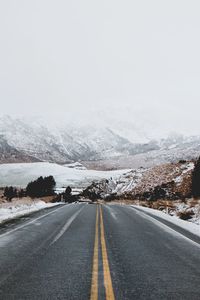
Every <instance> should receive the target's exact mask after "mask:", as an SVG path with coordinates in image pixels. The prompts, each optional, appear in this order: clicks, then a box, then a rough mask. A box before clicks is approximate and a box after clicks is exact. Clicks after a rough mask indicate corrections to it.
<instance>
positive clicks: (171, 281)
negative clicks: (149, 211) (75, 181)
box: [0, 204, 200, 300]
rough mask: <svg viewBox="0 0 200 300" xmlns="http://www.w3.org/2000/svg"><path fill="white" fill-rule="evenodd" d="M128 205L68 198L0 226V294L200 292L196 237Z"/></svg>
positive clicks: (193, 295)
mask: <svg viewBox="0 0 200 300" xmlns="http://www.w3.org/2000/svg"><path fill="white" fill-rule="evenodd" d="M176 229H177V230H178V228H174V227H173V226H170V224H163V223H162V222H161V221H160V220H157V219H154V218H152V217H151V216H149V215H146V214H145V213H142V212H140V211H137V210H136V209H133V208H132V207H129V206H120V205H110V206H108V205H95V204H93V205H88V204H70V205H63V206H61V207H56V208H52V209H49V210H44V211H42V212H38V213H34V214H33V215H31V216H29V217H26V218H21V219H19V220H15V221H14V222H11V223H9V224H7V225H6V226H3V227H1V228H0V299H3V300H4V299H5V300H7V299H8V300H9V299H17V300H23V299H27V300H29V299H30V300H31V299H37V300H38V299H67V300H73V299H77V300H81V299H84V300H85V299H86V300H89V299H90V300H97V299H109V300H114V299H121V300H126V299H128V300H134V299H158V300H161V299H170V300H171V299H181V300H182V299H183V300H184V299H190V300H193V299H198V300H199V299H200V244H199V241H198V240H195V241H193V240H192V236H191V239H190V236H187V237H186V236H185V235H184V232H181V233H179V232H177V230H176Z"/></svg>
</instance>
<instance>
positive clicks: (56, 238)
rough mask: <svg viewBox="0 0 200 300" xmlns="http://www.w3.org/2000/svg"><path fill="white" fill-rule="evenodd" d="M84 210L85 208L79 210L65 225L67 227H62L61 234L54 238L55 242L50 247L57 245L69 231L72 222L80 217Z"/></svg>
mask: <svg viewBox="0 0 200 300" xmlns="http://www.w3.org/2000/svg"><path fill="white" fill-rule="evenodd" d="M83 208H84V206H83V207H82V208H81V209H79V210H78V211H77V212H75V213H74V214H73V215H72V216H71V217H70V218H69V220H68V221H67V222H66V223H65V225H64V226H63V227H62V229H61V230H60V232H59V233H58V234H57V235H56V237H55V238H54V240H53V241H52V242H51V244H50V246H51V245H53V244H54V243H56V242H57V241H58V240H59V239H60V238H61V237H62V236H63V234H64V233H65V232H66V231H67V229H68V228H69V227H70V225H71V224H72V222H73V221H74V220H75V219H76V218H77V217H78V215H79V214H80V212H81V211H82V210H83Z"/></svg>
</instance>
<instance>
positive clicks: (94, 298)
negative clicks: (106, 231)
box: [90, 206, 99, 300]
mask: <svg viewBox="0 0 200 300" xmlns="http://www.w3.org/2000/svg"><path fill="white" fill-rule="evenodd" d="M98 251H99V209H98V206H97V212H96V230H95V242H94V257H93V270H92V286H91V296H90V300H98V265H99V255H98Z"/></svg>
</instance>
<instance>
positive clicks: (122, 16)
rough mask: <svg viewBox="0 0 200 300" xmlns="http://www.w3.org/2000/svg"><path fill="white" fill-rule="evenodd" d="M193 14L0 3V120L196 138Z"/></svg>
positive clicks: (44, 1)
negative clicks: (42, 119)
mask: <svg viewBox="0 0 200 300" xmlns="http://www.w3.org/2000/svg"><path fill="white" fill-rule="evenodd" d="M199 10H200V3H199V1H194V0H191V1H185V0H173V1H172V0H169V1H160V0H151V1H149V0H141V1H133V0H124V1H119V0H102V1H94V0H93V1H92V0H85V1H82V0H68V1H66V0H54V1H52V0H29V1H27V0H17V1H15V0H2V1H1V2H0V40H1V47H0V102H1V114H15V115H16V114H17V115H18V114H20V115H24V116H27V115H32V114H33V115H44V116H45V115H48V116H51V117H54V118H58V117H59V116H60V115H61V114H62V116H63V115H64V116H66V118H69V119H73V120H75V121H76V120H77V121H79V122H80V121H81V120H82V121H86V120H87V121H88V122H93V121H94V120H96V121H100V122H103V119H104V116H105V118H106V119H109V118H110V122H112V120H113V122H116V121H120V122H127V120H129V121H130V123H133V124H135V123H136V124H137V123H138V122H139V120H141V124H144V125H143V126H149V124H150V123H151V122H152V123H153V124H154V125H155V126H154V127H153V128H157V129H158V127H159V130H161V131H162V130H163V131H165V130H168V131H180V132H185V133H188V134H193V133H195V134H196V133H198V132H199V125H198V124H199V122H198V114H199V108H200V104H199V103H200V101H199V99H200V55H199V53H200V40H199V32H200V18H199ZM99 119H100V120H99ZM142 122H143V123H142ZM152 130H153V129H152Z"/></svg>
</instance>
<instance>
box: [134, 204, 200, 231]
mask: <svg viewBox="0 0 200 300" xmlns="http://www.w3.org/2000/svg"><path fill="white" fill-rule="evenodd" d="M131 206H132V207H135V208H137V209H139V210H141V211H144V212H147V213H151V214H152V215H154V216H157V217H160V218H162V219H164V220H167V221H169V222H171V223H173V224H175V225H177V226H179V227H181V228H183V229H185V230H187V231H189V232H191V233H193V234H195V235H197V236H199V237H200V224H195V223H190V222H188V221H184V220H181V219H179V218H178V217H176V216H170V215H168V214H166V213H164V212H162V211H159V210H157V209H152V208H149V207H144V206H139V205H131Z"/></svg>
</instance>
